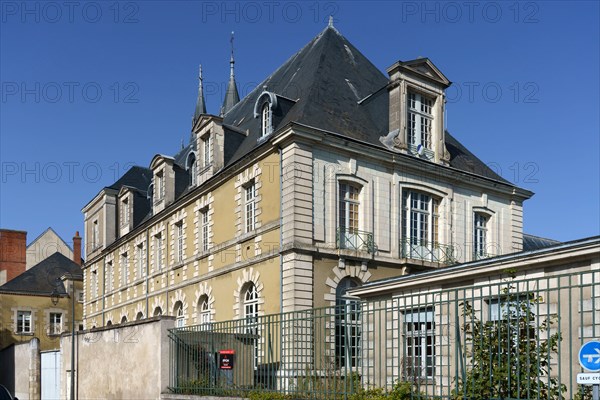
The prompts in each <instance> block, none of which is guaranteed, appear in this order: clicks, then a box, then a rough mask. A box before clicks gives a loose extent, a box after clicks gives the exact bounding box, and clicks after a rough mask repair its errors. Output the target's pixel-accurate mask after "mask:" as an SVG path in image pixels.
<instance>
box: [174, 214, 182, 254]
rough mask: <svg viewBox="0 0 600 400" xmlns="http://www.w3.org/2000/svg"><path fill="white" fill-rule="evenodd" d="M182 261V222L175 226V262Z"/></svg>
mask: <svg viewBox="0 0 600 400" xmlns="http://www.w3.org/2000/svg"><path fill="white" fill-rule="evenodd" d="M181 261H183V222H178V223H176V224H175V262H181Z"/></svg>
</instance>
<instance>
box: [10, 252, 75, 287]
mask: <svg viewBox="0 0 600 400" xmlns="http://www.w3.org/2000/svg"><path fill="white" fill-rule="evenodd" d="M65 271H66V272H68V273H70V274H72V275H73V279H74V280H81V279H83V272H82V271H81V267H80V266H79V265H77V264H76V263H74V262H73V261H72V260H70V259H68V258H67V257H65V256H64V255H62V254H61V253H59V252H56V253H54V254H52V255H51V256H50V257H48V258H46V259H45V260H42V261H41V262H39V263H38V264H36V265H34V266H33V267H31V268H30V269H28V270H27V271H25V272H23V273H22V274H21V275H19V276H17V277H16V278H14V279H11V280H10V281H8V282H6V283H5V284H4V285H2V286H0V293H17V294H19V293H21V294H35V295H42V296H49V295H51V294H52V292H53V290H54V289H55V288H56V290H57V291H58V293H59V294H66V290H65V286H64V284H63V282H62V280H61V279H60V277H61V276H63V275H65ZM67 276H68V274H67Z"/></svg>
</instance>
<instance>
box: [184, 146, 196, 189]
mask: <svg viewBox="0 0 600 400" xmlns="http://www.w3.org/2000/svg"><path fill="white" fill-rule="evenodd" d="M197 163H198V160H197V159H196V154H195V153H194V152H191V153H190V154H189V155H188V162H187V167H188V173H189V174H190V186H196V183H197V182H198V176H197V173H196V169H197V168H196V164H197Z"/></svg>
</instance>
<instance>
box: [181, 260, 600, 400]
mask: <svg viewBox="0 0 600 400" xmlns="http://www.w3.org/2000/svg"><path fill="white" fill-rule="evenodd" d="M599 293H600V271H598V270H595V271H586V272H576V273H571V274H563V275H556V276H546V277H540V278H534V279H522V280H513V279H507V280H506V281H496V282H493V283H482V284H479V285H468V286H457V287H451V288H445V289H435V288H431V289H429V288H423V289H415V288H408V289H406V291H405V292H402V291H400V292H397V293H395V296H394V297H393V298H389V299H382V300H377V301H358V300H352V299H347V302H346V303H340V304H338V305H337V306H330V307H326V308H317V309H308V310H303V311H296V312H288V313H281V314H274V315H265V316H259V317H257V318H256V319H253V320H252V321H251V323H248V321H246V320H244V319H239V320H230V321H223V322H214V323H212V324H210V325H208V326H207V325H197V326H190V327H184V328H175V329H171V330H170V331H169V343H170V344H169V352H170V356H169V371H170V372H169V380H170V382H169V389H170V390H171V391H172V392H173V393H178V394H191V395H204V396H237V397H245V398H248V397H250V398H254V396H255V395H256V396H260V398H262V399H267V398H270V397H269V395H268V393H265V392H273V393H279V395H278V394H274V395H273V396H272V398H277V399H323V400H325V399H333V400H342V399H344V400H346V399H366V398H381V397H375V396H367V395H365V394H364V393H362V392H363V391H365V390H369V389H373V388H381V389H380V390H383V391H391V390H394V388H396V389H397V390H398V385H401V387H400V389H402V390H404V391H405V395H404V396H400V397H396V395H398V393H396V395H394V396H390V398H402V399H404V398H406V399H409V398H410V399H428V400H433V399H436V400H441V399H452V400H457V399H472V400H489V399H537V400H539V399H544V400H550V399H552V400H565V399H579V400H586V399H591V398H592V397H591V393H589V392H588V391H586V390H588V389H589V387H588V389H585V388H584V387H581V386H579V385H578V384H577V379H576V378H577V373H579V372H582V368H581V367H580V366H579V365H578V364H577V357H578V352H579V348H580V347H581V345H582V344H583V343H584V342H586V341H589V340H594V339H597V338H598V337H600V317H599V315H600V300H599V298H600V297H599V295H598V294H599ZM407 391H408V393H407ZM590 391H591V390H590ZM355 394H356V395H357V396H354V397H353V395H355Z"/></svg>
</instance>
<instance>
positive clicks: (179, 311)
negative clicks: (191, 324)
mask: <svg viewBox="0 0 600 400" xmlns="http://www.w3.org/2000/svg"><path fill="white" fill-rule="evenodd" d="M178 303H179V307H177V308H176V309H175V327H176V328H182V327H184V326H185V315H184V313H183V303H182V302H181V301H179V302H178Z"/></svg>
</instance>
